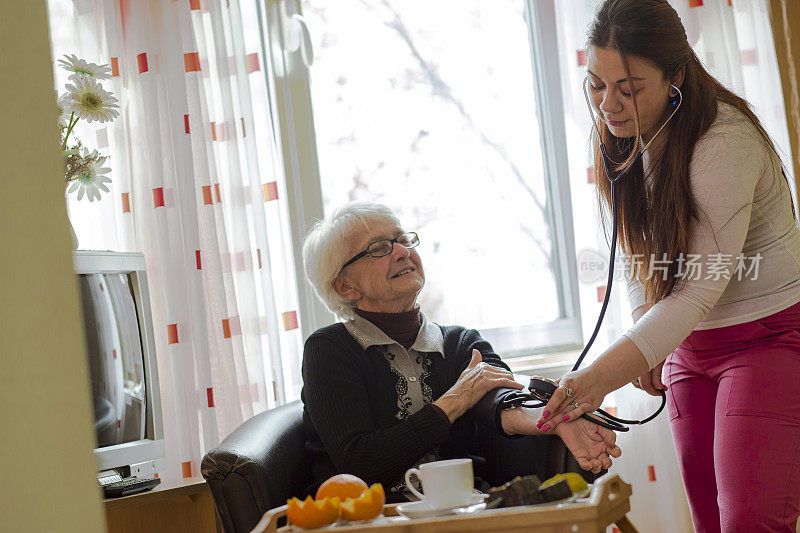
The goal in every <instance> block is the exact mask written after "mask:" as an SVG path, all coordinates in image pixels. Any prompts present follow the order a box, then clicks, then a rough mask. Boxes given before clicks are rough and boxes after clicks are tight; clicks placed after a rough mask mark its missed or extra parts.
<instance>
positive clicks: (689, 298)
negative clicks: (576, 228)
mask: <svg viewBox="0 0 800 533" xmlns="http://www.w3.org/2000/svg"><path fill="white" fill-rule="evenodd" d="M643 162H644V169H645V176H648V180H654V179H658V178H657V177H655V176H651V175H650V173H649V169H650V162H651V156H650V154H649V153H648V152H645V154H644V157H643ZM689 173H690V180H691V187H692V191H693V193H694V197H695V201H696V202H697V207H698V208H699V213H700V217H699V220H698V221H697V223H696V224H695V226H694V228H693V232H692V237H691V239H690V244H689V251H688V254H686V255H685V256H684V264H683V268H682V269H683V271H684V272H685V275H684V277H683V278H682V279H681V280H679V283H678V284H676V288H675V289H674V290H673V291H672V292H671V293H670V294H669V295H668V296H667V297H666V298H664V299H662V300H660V301H658V302H656V303H654V304H652V306H650V303H649V302H647V301H646V299H645V293H644V286H643V285H642V283H641V281H639V280H635V279H633V278H631V277H630V276H629V282H628V298H629V300H630V303H631V309H633V314H634V316H636V315H637V314H638V313H641V312H642V310H644V309H648V307H649V309H648V310H647V312H646V313H645V314H644V315H643V316H642V317H641V318H640V319H639V320H638V321H637V322H636V323H635V324H634V325H633V327H632V328H631V329H630V330H629V331H628V332H627V333H625V336H626V337H628V338H629V339H630V340H631V341H633V342H634V344H636V346H637V347H638V348H639V350H640V351H641V352H642V354H643V355H644V357H645V359H646V360H647V363H648V365H649V367H650V368H653V367H655V366H656V365H658V364H659V363H661V362H662V361H663V360H664V359H666V357H667V356H668V355H669V354H670V353H671V352H672V351H673V350H674V349H675V348H676V347H677V346H678V345H679V344H680V343H681V342H682V341H683V339H685V338H686V337H687V336H688V335H689V334H690V333H691V332H692V331H694V330H703V329H712V328H721V327H725V326H732V325H735V324H742V323H744V322H750V321H752V320H757V319H759V318H763V317H765V316H769V315H771V314H773V313H777V312H778V311H782V310H783V309H786V308H788V307H791V306H792V305H794V304H795V303H797V302H798V301H800V231H798V229H797V226H796V224H795V221H794V218H793V215H792V203H791V196H790V193H789V189H788V186H787V183H786V180H785V179H784V177H783V175H782V174H781V163H780V160H779V158H778V156H777V155H776V154H775V153H774V151H773V150H771V149H770V148H768V146H767V144H766V143H765V141H764V140H763V139H762V137H761V136H760V135H759V133H758V130H757V129H756V128H755V126H754V125H753V124H752V122H750V120H749V119H747V117H746V116H744V115H743V114H742V113H740V112H739V111H737V110H736V109H735V108H733V107H732V106H729V105H727V104H720V105H719V108H718V114H717V118H716V120H715V121H714V123H713V125H712V126H711V128H710V129H709V131H708V132H707V133H706V134H705V135H704V136H703V137H702V138H701V139H700V140H699V141H698V143H697V145H696V146H695V150H694V155H693V157H692V161H691V163H690V168H689ZM628 260H630V261H635V260H636V258H635V257H634V258H628ZM645 275H647V273H645ZM653 275H661V272H660V271H658V270H657V269H655V270H653ZM643 306H644V307H643ZM640 308H641V309H640ZM637 311H638V313H637Z"/></svg>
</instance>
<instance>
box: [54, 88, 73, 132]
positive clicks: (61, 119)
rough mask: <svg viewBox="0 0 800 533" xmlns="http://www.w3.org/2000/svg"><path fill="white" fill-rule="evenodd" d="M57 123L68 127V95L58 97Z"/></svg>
mask: <svg viewBox="0 0 800 533" xmlns="http://www.w3.org/2000/svg"><path fill="white" fill-rule="evenodd" d="M56 105H57V106H58V123H59V124H61V125H63V126H69V119H70V116H72V100H71V99H70V97H69V94H62V95H61V96H59V97H58V102H56Z"/></svg>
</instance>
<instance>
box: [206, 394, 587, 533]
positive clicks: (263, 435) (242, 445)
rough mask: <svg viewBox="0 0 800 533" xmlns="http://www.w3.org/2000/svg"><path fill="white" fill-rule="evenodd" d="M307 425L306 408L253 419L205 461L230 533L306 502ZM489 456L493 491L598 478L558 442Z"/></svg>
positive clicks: (526, 440)
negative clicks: (522, 482) (520, 481)
mask: <svg viewBox="0 0 800 533" xmlns="http://www.w3.org/2000/svg"><path fill="white" fill-rule="evenodd" d="M302 424H303V404H302V403H301V402H299V401H296V402H292V403H289V404H286V405H284V406H281V407H278V408H275V409H271V410H269V411H266V412H263V413H261V414H259V415H256V416H254V417H253V418H251V419H250V420H248V421H246V422H245V423H244V424H242V425H241V426H239V427H238V428H237V429H236V430H235V431H234V432H233V433H231V434H230V435H229V436H228V437H227V438H226V439H225V440H224V441H222V443H221V444H220V445H219V446H218V447H217V448H215V449H213V450H211V451H209V452H208V453H207V454H206V456H205V457H203V461H202V463H201V466H200V469H201V471H202V473H203V477H204V478H205V479H206V481H207V482H208V484H209V486H210V488H211V494H212V496H213V498H214V504H215V505H216V508H217V513H218V514H219V518H220V521H221V522H222V527H223V528H224V530H225V533H247V532H250V531H251V530H252V529H253V528H254V527H255V526H256V524H257V523H258V521H259V520H260V519H261V516H262V515H263V514H264V513H265V512H266V511H268V510H270V509H273V508H275V507H278V506H281V505H284V504H285V503H286V500H287V499H288V498H291V497H292V496H301V495H302V494H303V492H304V490H305V488H306V487H308V486H309V485H311V483H312V476H311V464H310V461H309V460H308V458H307V457H306V451H305V436H304V433H303V428H302ZM485 454H486V457H487V459H489V460H488V461H487V462H488V463H489V464H488V465H487V466H488V471H489V472H490V474H489V476H488V479H487V481H489V482H490V483H492V484H494V485H497V484H500V483H503V482H505V481H508V480H509V479H511V478H513V477H514V476H515V475H525V474H533V473H535V474H537V475H539V477H540V478H542V479H546V478H548V477H551V476H553V475H555V474H557V473H560V472H580V473H581V474H582V475H583V476H584V477H585V478H586V479H587V481H589V482H592V481H593V480H594V479H595V477H597V476H594V475H592V474H591V473H590V472H586V471H583V470H581V469H580V467H579V466H578V464H577V462H576V461H575V459H574V458H573V457H572V454H570V453H569V451H568V450H567V448H566V447H565V446H564V444H563V443H562V442H561V439H559V438H558V437H554V436H553V437H549V436H548V437H523V438H521V439H506V438H503V437H500V436H498V438H497V440H496V441H495V442H494V443H492V448H491V449H489V450H486V451H485Z"/></svg>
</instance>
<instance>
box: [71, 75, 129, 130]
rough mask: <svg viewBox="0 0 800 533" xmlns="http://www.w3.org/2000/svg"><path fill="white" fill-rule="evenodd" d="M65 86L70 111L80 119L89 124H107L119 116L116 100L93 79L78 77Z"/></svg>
mask: <svg viewBox="0 0 800 533" xmlns="http://www.w3.org/2000/svg"><path fill="white" fill-rule="evenodd" d="M72 81H73V83H74V85H67V87H66V88H67V91H68V93H67V94H68V95H69V98H70V105H71V106H72V111H75V114H76V115H78V116H79V117H80V118H82V119H84V120H86V122H91V121H93V120H97V121H98V122H109V121H111V120H114V119H115V118H117V117H118V116H119V111H117V109H118V108H119V106H118V105H117V102H118V100H117V99H116V98H114V96H112V94H111V93H110V92H108V91H106V90H105V89H103V87H102V86H101V85H100V84H99V83H98V82H97V80H95V79H94V78H85V77H79V78H75V79H73V80H72Z"/></svg>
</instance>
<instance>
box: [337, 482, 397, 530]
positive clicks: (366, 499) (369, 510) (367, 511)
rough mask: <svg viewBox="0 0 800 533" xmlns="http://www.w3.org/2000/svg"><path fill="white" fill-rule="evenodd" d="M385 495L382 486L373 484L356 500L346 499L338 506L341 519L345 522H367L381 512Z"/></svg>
mask: <svg viewBox="0 0 800 533" xmlns="http://www.w3.org/2000/svg"><path fill="white" fill-rule="evenodd" d="M385 503H386V494H384V492H383V485H381V484H380V483H375V484H374V485H372V486H371V487H370V488H369V490H367V491H365V492H364V493H363V494H362V495H361V496H359V497H358V498H347V499H345V500H344V501H342V502H341V504H340V505H339V510H340V512H341V515H342V518H344V519H345V520H350V521H356V520H369V519H371V518H375V517H376V516H378V515H380V514H381V513H382V512H383V505H384V504H385Z"/></svg>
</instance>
